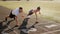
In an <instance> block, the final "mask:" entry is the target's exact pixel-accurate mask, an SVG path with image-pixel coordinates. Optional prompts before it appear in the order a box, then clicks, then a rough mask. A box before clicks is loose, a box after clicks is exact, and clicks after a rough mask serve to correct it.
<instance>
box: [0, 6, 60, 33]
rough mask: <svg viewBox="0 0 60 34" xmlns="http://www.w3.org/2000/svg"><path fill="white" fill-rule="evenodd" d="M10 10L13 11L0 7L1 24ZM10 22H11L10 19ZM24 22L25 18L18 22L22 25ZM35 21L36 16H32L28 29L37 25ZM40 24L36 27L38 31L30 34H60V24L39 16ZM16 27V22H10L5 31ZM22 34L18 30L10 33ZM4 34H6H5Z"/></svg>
mask: <svg viewBox="0 0 60 34" xmlns="http://www.w3.org/2000/svg"><path fill="white" fill-rule="evenodd" d="M4 9H5V10H4ZM10 10H11V9H8V8H6V7H2V6H1V7H0V23H1V21H3V20H4V18H5V16H7V15H8V14H9V12H10ZM5 11H6V12H5ZM26 15H27V14H24V16H25V17H26ZM8 20H10V18H9V19H8ZM23 20H24V18H22V17H21V16H18V21H19V24H20V25H21V24H22V22H23ZM35 21H36V20H35V15H32V16H31V18H30V19H29V21H28V24H27V27H30V26H31V25H33V24H34V23H35ZM38 22H39V23H38V24H36V25H35V28H36V29H37V31H35V32H29V33H28V34H60V23H57V22H55V21H52V20H48V19H46V18H43V17H41V16H38ZM6 23H7V22H3V24H6ZM15 25H16V22H15V21H12V22H10V24H9V25H8V27H7V28H5V29H4V30H7V29H9V28H10V29H11V28H12V27H14V26H15ZM20 25H19V26H20ZM4 30H3V31H4ZM20 33H21V34H22V33H23V32H21V31H20V30H18V28H15V29H14V30H13V31H10V32H9V33H8V34H20ZM3 34H5V33H3ZM6 34H7V33H6ZM23 34H25V33H23Z"/></svg>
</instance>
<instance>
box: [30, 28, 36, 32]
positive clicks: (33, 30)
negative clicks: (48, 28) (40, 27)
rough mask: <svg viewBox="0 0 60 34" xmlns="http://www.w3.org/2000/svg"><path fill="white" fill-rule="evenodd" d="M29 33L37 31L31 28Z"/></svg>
mask: <svg viewBox="0 0 60 34" xmlns="http://www.w3.org/2000/svg"><path fill="white" fill-rule="evenodd" d="M29 31H31V32H35V31H37V29H36V28H31V29H29Z"/></svg>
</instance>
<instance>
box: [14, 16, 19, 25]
mask: <svg viewBox="0 0 60 34" xmlns="http://www.w3.org/2000/svg"><path fill="white" fill-rule="evenodd" d="M15 20H16V25H19V23H18V19H17V16H16V17H15Z"/></svg>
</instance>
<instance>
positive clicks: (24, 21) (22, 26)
mask: <svg viewBox="0 0 60 34" xmlns="http://www.w3.org/2000/svg"><path fill="white" fill-rule="evenodd" d="M28 20H29V18H25V19H24V20H23V23H22V24H21V25H20V27H19V29H20V34H28V32H27V33H25V32H23V31H22V30H23V29H26V30H27V31H28V30H29V29H30V28H35V26H34V25H36V24H37V23H38V22H35V23H34V24H33V25H32V26H30V27H29V28H27V27H26V26H27V23H28Z"/></svg>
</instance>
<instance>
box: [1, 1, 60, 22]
mask: <svg viewBox="0 0 60 34" xmlns="http://www.w3.org/2000/svg"><path fill="white" fill-rule="evenodd" d="M38 6H40V7H41V15H40V16H42V17H44V18H47V19H51V20H55V21H59V22H60V1H59V0H41V1H40V0H35V1H34V0H28V1H27V0H19V1H18V0H16V1H15V0H14V1H9V0H6V1H2V0H1V1H0V15H1V11H3V10H4V9H3V8H2V7H5V8H8V9H9V10H10V9H11V10H13V9H15V8H17V7H23V8H24V12H25V13H28V11H29V10H31V9H35V8H36V7H38ZM9 10H8V11H9ZM4 11H7V10H6V9H5V10H4ZM4 11H3V12H4ZM7 13H8V12H7ZM38 15H39V14H38Z"/></svg>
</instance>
